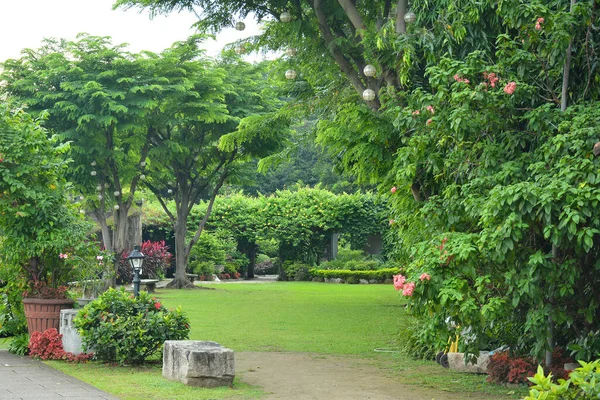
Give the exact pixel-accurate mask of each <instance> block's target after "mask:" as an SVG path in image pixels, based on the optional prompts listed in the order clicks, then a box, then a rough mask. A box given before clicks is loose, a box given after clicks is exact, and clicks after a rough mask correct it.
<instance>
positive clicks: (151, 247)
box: [117, 240, 172, 282]
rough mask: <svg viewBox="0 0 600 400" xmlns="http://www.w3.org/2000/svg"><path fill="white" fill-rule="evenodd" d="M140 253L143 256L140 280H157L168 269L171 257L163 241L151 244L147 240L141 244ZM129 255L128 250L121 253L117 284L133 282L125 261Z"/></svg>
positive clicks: (127, 262) (131, 272)
mask: <svg viewBox="0 0 600 400" xmlns="http://www.w3.org/2000/svg"><path fill="white" fill-rule="evenodd" d="M140 251H141V252H142V253H143V254H144V264H143V267H142V278H159V277H160V276H162V275H163V274H164V272H165V270H166V269H167V268H168V267H169V265H170V263H171V257H172V254H171V253H170V252H169V247H168V246H167V245H166V244H165V241H164V240H162V241H160V242H151V241H149V240H147V241H145V242H144V243H142V246H141V249H140ZM129 253H130V251H129V250H124V251H123V253H121V259H120V260H119V272H118V276H117V279H118V280H119V282H131V281H132V280H133V271H132V269H131V266H130V265H129V261H128V260H127V257H129Z"/></svg>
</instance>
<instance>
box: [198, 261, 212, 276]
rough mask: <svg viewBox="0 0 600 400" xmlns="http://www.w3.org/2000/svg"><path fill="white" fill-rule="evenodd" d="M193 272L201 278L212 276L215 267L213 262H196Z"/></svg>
mask: <svg viewBox="0 0 600 400" xmlns="http://www.w3.org/2000/svg"><path fill="white" fill-rule="evenodd" d="M192 271H193V272H194V273H195V274H198V275H200V276H212V275H213V274H214V273H215V265H214V264H213V263H212V262H211V261H203V262H195V263H194V266H193V269H192Z"/></svg>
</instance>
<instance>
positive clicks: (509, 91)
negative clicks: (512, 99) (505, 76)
mask: <svg viewBox="0 0 600 400" xmlns="http://www.w3.org/2000/svg"><path fill="white" fill-rule="evenodd" d="M516 88H517V83H516V82H508V83H507V84H506V86H504V93H506V94H513V93H514V92H515V89H516Z"/></svg>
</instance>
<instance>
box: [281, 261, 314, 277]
mask: <svg viewBox="0 0 600 400" xmlns="http://www.w3.org/2000/svg"><path fill="white" fill-rule="evenodd" d="M282 270H283V275H280V276H279V279H280V280H288V281H309V280H311V279H312V277H313V274H312V270H311V266H310V265H308V264H303V263H299V262H293V261H286V262H284V263H283V265H282Z"/></svg>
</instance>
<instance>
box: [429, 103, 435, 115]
mask: <svg viewBox="0 0 600 400" xmlns="http://www.w3.org/2000/svg"><path fill="white" fill-rule="evenodd" d="M427 111H429V112H430V113H432V114H435V110H434V109H433V106H431V105H430V106H427Z"/></svg>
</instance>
